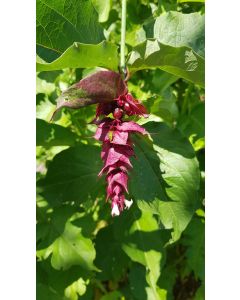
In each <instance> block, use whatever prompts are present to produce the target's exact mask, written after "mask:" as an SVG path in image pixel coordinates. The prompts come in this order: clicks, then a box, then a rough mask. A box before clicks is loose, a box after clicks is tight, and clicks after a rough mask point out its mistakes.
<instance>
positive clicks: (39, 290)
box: [36, 283, 63, 300]
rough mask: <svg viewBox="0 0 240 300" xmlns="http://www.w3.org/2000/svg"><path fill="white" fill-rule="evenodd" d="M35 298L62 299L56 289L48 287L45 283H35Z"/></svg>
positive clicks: (39, 299)
mask: <svg viewBox="0 0 240 300" xmlns="http://www.w3.org/2000/svg"><path fill="white" fill-rule="evenodd" d="M36 294H37V300H42V299H48V300H63V297H61V296H59V295H58V294H57V293H56V291H54V290H52V289H50V288H49V287H48V286H47V285H44V284H42V283H37V285H36Z"/></svg>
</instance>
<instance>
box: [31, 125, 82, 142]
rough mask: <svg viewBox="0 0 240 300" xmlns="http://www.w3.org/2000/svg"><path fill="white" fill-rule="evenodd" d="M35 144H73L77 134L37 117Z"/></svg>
mask: <svg viewBox="0 0 240 300" xmlns="http://www.w3.org/2000/svg"><path fill="white" fill-rule="evenodd" d="M36 125H37V126H36V127H37V128H36V129H37V141H36V142H37V143H36V144H37V146H44V147H52V146H73V145H74V144H75V143H76V141H77V138H78V136H77V135H76V134H74V133H73V132H71V131H70V130H69V129H68V128H65V127H62V126H60V125H56V124H51V123H47V122H45V121H44V120H41V119H37V124H36Z"/></svg>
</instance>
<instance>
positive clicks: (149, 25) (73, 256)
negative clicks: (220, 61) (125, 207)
mask: <svg viewBox="0 0 240 300" xmlns="http://www.w3.org/2000/svg"><path fill="white" fill-rule="evenodd" d="M120 2H121V1H117V0H106V1H103V0H92V1H90V0H81V1H73V0H71V1H68V3H65V2H64V1H57V0H37V22H36V25H37V55H38V57H37V61H38V63H39V67H37V82H36V94H37V95H36V117H37V141H36V142H37V148H36V149H37V150H36V155H37V176H36V178H37V208H36V214H37V246H36V247H37V299H39V300H43V299H46V300H60V299H61V300H63V299H64V300H77V299H86V300H87V299H89V300H90V299H92V300H99V299H100V300H111V299H112V300H117V299H121V300H124V299H126V300H164V299H167V300H203V299H204V220H205V214H204V207H205V201H204V178H205V169H204V158H205V152H204V149H205V139H204V122H205V121H204V115H205V112H204V100H205V98H204V78H203V77H202V72H204V69H202V67H201V64H202V62H203V67H204V1H201V0H199V1H196V0H195V1H193V0H192V1H188V0H185V1H184V0H179V1H177V0H158V1H150V0H141V1H139V0H128V1H127V35H126V55H127V57H128V62H129V64H128V66H129V70H130V73H131V77H130V80H129V82H128V88H129V91H130V92H131V93H132V94H133V95H134V96H135V97H136V98H138V99H140V100H141V101H142V102H143V104H144V105H145V106H146V107H147V109H148V111H149V113H150V117H149V120H144V121H143V120H139V122H140V123H145V125H144V126H146V128H147V130H148V131H149V132H150V134H151V137H152V142H151V144H149V143H147V142H146V141H145V140H143V139H141V138H139V137H136V139H135V140H134V141H135V144H136V154H137V159H133V161H132V163H133V165H134V169H133V171H132V173H131V174H130V196H131V197H132V198H133V199H134V205H133V206H132V207H131V209H130V210H129V211H124V213H123V214H122V215H121V216H120V217H118V218H112V217H111V215H110V206H109V204H108V203H106V201H105V181H104V179H98V178H97V174H98V172H99V170H100V169H101V165H102V162H101V159H100V144H99V143H98V142H97V141H96V140H94V139H93V138H92V136H93V135H94V132H95V130H96V126H95V125H93V124H91V121H92V120H93V118H94V116H95V109H96V107H95V106H94V105H92V106H88V107H84V108H82V109H78V110H69V109H66V108H65V109H63V110H62V111H61V112H59V113H58V115H57V117H56V119H55V120H54V122H50V119H51V116H52V114H53V112H54V110H55V108H56V99H57V98H58V96H59V95H60V94H61V92H62V91H64V90H65V89H66V88H67V87H69V86H71V85H72V84H73V83H75V82H77V81H79V80H80V79H82V78H83V77H85V76H87V75H88V74H89V73H90V72H94V71H96V70H98V69H96V68H95V67H108V66H109V68H111V67H110V65H111V66H112V69H116V66H115V64H116V63H115V61H118V57H117V56H116V57H112V60H111V61H110V62H104V63H103V62H102V61H104V55H105V54H106V52H105V54H103V52H101V51H102V50H101V49H102V48H101V47H103V48H104V47H105V46H104V45H105V44H103V46H100V48H98V49H97V50H96V49H95V48H92V49H93V53H95V52H94V51H96V57H95V58H94V61H93V62H91V57H90V58H88V57H87V53H88V52H84V56H86V57H85V58H84V56H83V58H82V60H79V59H76V60H75V58H74V55H75V54H74V52H69V53H70V54H69V55H70V56H68V57H66V56H64V55H65V54H66V52H67V51H72V49H71V45H72V44H73V43H74V42H80V43H82V44H86V45H87V46H86V47H89V44H90V45H91V46H94V47H95V45H100V44H101V42H102V41H105V40H106V41H107V43H110V44H111V43H112V44H115V45H119V42H120V34H121V33H120V28H121V22H120V17H121V5H120ZM152 41H154V43H155V42H156V41H157V43H159V45H160V50H159V49H158V48H157V49H155V48H154V47H155V46H154V47H152V46H153V44H149V45H150V46H151V47H152V48H151V49H152V50H151V51H152V52H151V53H150V56H147V55H146V53H147V51H148V52H149V49H150V48H148V43H149V42H152ZM99 43H100V44H99ZM110 44H109V45H110ZM139 45H140V46H139ZM154 45H155V44H154ZM110 47H112V46H110ZM114 47H115V46H114ZM143 47H146V48H144V49H145V50H144V51H145V54H144V58H143V57H142V58H141V60H139V57H138V56H137V55H139V53H140V54H141V51H142V48H143ZM69 49H70V50H69ZM139 49H140V50H139ZM182 50H184V51H185V54H186V51H191V52H190V53H191V55H193V58H192V60H191V59H190V62H191V69H189V66H190V65H186V68H184V65H183V64H180V63H179V62H180V61H181V60H182V59H183V57H182V56H181V55H182V54H181V53H182V52H181V51H182ZM91 51H92V50H91ZM98 51H100V52H98ZM106 51H108V50H106ZM109 51H110V52H109V53H112V54H113V56H114V55H117V51H118V48H117V47H116V51H115V48H114V49H112V48H109ZM72 53H73V56H71V55H72ZM100 53H102V55H103V57H102V58H101V57H100V56H101V54H100ZM188 53H189V52H188ZM91 55H92V54H91ZM169 55H170V56H169ZM98 56H99V57H98ZM159 57H160V59H159ZM188 58H189V57H188ZM56 59H57V60H58V59H60V62H61V64H60V66H57V65H56V64H53V67H52V70H44V69H48V68H49V67H48V65H47V64H46V63H50V64H51V63H52V62H54V63H55V62H56ZM184 59H185V64H186V57H185V58H184ZM61 60H62V61H63V62H62V61H61ZM98 60H99V64H96V61H98ZM161 60H162V61H163V62H161ZM175 60H176V61H177V62H176V63H175ZM169 61H170V62H169ZM171 61H174V63H173V64H175V65H171V64H172V63H171ZM187 62H188V61H187ZM165 63H166V65H165ZM91 64H92V65H91ZM62 65H64V66H67V65H69V66H71V67H70V68H69V67H68V68H67V67H66V68H64V69H62V68H61V66H62ZM75 65H76V67H72V66H75ZM86 65H87V66H88V67H85V66H86ZM46 66H47V67H46ZM81 66H82V67H81Z"/></svg>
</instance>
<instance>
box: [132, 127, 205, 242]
mask: <svg viewBox="0 0 240 300" xmlns="http://www.w3.org/2000/svg"><path fill="white" fill-rule="evenodd" d="M144 127H145V128H146V130H147V131H148V132H149V133H150V136H151V138H152V141H153V143H151V142H150V141H149V139H146V138H142V137H141V138H140V137H137V138H135V139H134V140H135V145H136V147H135V151H136V155H137V160H132V163H133V170H132V172H131V180H130V194H131V195H132V196H133V197H134V199H135V200H136V201H137V204H138V206H139V208H140V209H141V210H143V211H150V212H152V213H154V214H158V215H159V216H160V220H161V222H162V224H163V225H164V227H165V228H167V229H173V232H172V241H175V240H177V239H179V237H180V235H181V232H182V231H183V230H184V229H185V228H186V226H187V225H188V223H189V222H190V220H191V218H192V216H193V214H194V211H195V209H196V203H197V200H198V189H199V181H200V174H199V166H198V162H197V159H196V158H195V154H194V150H193V148H192V146H191V144H190V143H189V142H188V140H187V139H186V138H183V137H182V136H181V134H180V133H179V132H178V131H177V130H173V129H170V128H169V127H167V126H166V125H165V124H164V123H155V122H148V123H147V124H145V125H144Z"/></svg>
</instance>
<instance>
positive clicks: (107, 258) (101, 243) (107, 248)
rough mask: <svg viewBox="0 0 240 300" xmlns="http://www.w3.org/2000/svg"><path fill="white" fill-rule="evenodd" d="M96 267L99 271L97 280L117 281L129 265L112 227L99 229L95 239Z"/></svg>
mask: <svg viewBox="0 0 240 300" xmlns="http://www.w3.org/2000/svg"><path fill="white" fill-rule="evenodd" d="M96 251H97V256H96V261H95V264H96V266H97V267H98V268H99V269H100V270H101V272H100V273H98V274H97V278H99V279H101V280H119V279H120V278H121V277H122V276H123V275H124V272H125V270H126V268H127V265H128V263H129V258H128V257H127V255H126V254H125V253H124V251H123V250H122V249H121V238H120V237H119V235H116V234H114V230H113V226H107V227H105V228H103V229H101V230H100V231H99V232H98V234H97V238H96Z"/></svg>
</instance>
